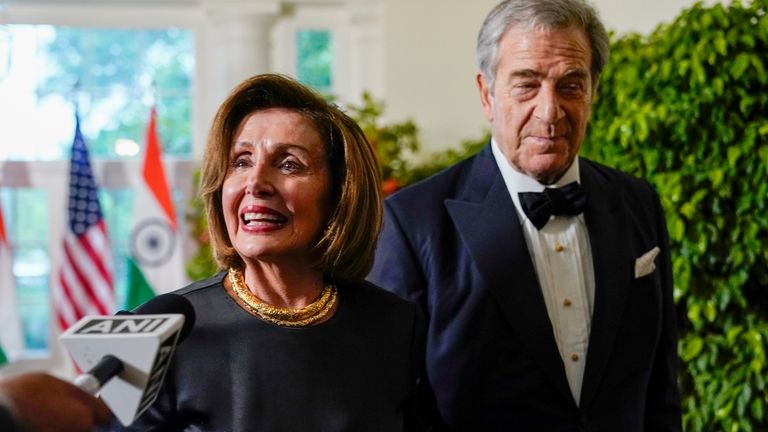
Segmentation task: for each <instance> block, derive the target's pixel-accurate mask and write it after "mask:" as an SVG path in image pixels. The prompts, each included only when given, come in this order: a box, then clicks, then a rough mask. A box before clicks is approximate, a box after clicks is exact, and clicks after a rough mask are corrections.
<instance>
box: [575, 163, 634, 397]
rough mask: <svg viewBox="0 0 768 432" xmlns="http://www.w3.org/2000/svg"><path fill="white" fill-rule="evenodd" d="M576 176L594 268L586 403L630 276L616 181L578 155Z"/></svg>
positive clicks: (584, 390)
mask: <svg viewBox="0 0 768 432" xmlns="http://www.w3.org/2000/svg"><path fill="white" fill-rule="evenodd" d="M580 171H581V182H582V184H583V185H584V187H585V188H586V189H587V190H588V191H589V194H590V195H589V202H588V204H587V209H586V210H585V219H586V223H587V227H588V229H589V238H590V245H591V249H592V260H593V264H594V271H595V300H594V301H595V303H594V311H593V314H592V324H591V331H590V339H589V350H588V352H587V364H586V368H585V371H584V381H583V385H582V390H581V401H580V406H581V407H582V408H584V407H586V406H588V405H589V403H590V402H591V400H592V399H593V398H594V396H595V392H596V391H597V388H598V386H599V384H600V380H601V378H602V376H603V372H604V370H605V367H606V365H607V364H608V359H609V357H610V354H611V350H612V348H613V345H614V341H615V339H616V333H617V331H618V329H619V325H620V323H621V315H622V313H623V310H624V303H625V301H626V297H627V289H628V286H629V283H630V282H631V280H630V277H631V271H632V267H631V257H630V256H628V254H627V242H628V241H629V233H628V232H627V226H626V222H625V221H626V218H625V215H624V208H623V206H622V205H621V200H620V193H621V192H620V191H619V190H618V185H617V184H616V182H612V181H611V180H610V179H608V178H605V177H602V176H601V175H600V174H599V173H598V172H597V171H596V170H595V169H594V168H593V166H592V165H590V164H589V163H587V162H586V161H584V160H581V165H580Z"/></svg>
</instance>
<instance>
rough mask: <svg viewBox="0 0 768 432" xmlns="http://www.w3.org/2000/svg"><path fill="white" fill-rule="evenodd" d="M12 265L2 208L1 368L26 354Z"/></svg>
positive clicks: (0, 245) (0, 210)
mask: <svg viewBox="0 0 768 432" xmlns="http://www.w3.org/2000/svg"><path fill="white" fill-rule="evenodd" d="M12 263H13V262H12V259H11V245H10V242H9V241H8V236H7V235H6V232H5V222H4V221H3V209H2V206H0V366H2V365H4V364H6V363H10V362H12V361H15V360H16V359H18V358H20V357H21V356H22V354H24V336H23V333H22V331H21V321H20V320H19V305H18V302H17V301H16V283H15V281H14V279H13V268H12V267H11V265H12Z"/></svg>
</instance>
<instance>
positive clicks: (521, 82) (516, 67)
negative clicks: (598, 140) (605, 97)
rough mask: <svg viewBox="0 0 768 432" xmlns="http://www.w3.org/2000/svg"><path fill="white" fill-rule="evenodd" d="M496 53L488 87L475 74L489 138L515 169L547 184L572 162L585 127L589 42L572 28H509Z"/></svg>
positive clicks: (588, 97) (589, 83)
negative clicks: (494, 65)
mask: <svg viewBox="0 0 768 432" xmlns="http://www.w3.org/2000/svg"><path fill="white" fill-rule="evenodd" d="M498 53H499V54H498V59H499V61H498V64H497V67H496V81H495V83H494V85H493V88H489V87H488V82H487V81H486V80H485V77H483V75H482V74H481V73H478V75H477V83H478V86H479V89H480V98H481V100H482V103H483V111H484V113H485V117H486V118H487V119H488V121H489V122H490V123H491V133H492V135H493V138H494V139H495V140H496V142H497V143H498V145H499V147H500V148H501V151H502V152H503V153H504V155H505V156H506V158H507V160H508V161H509V162H510V163H511V164H512V166H514V167H515V168H516V169H517V170H519V171H521V172H523V173H525V174H527V175H529V176H530V177H533V178H535V179H536V180H538V181H539V182H540V183H543V184H552V183H554V182H556V181H557V180H558V179H559V178H560V177H561V176H562V175H563V173H564V172H565V171H566V170H567V169H568V167H569V166H570V165H571V163H572V162H573V160H574V158H575V157H576V154H577V153H578V151H579V147H581V142H582V141H583V140H584V133H585V131H586V129H587V121H588V119H589V112H590V105H591V103H592V85H593V83H592V78H591V75H590V64H591V61H592V56H591V51H590V47H589V40H588V39H587V36H586V34H585V33H584V31H583V30H581V29H578V28H575V27H567V28H561V29H541V28H523V27H511V28H510V29H509V30H508V31H507V33H506V34H504V36H503V37H502V38H501V40H500V41H499V50H498Z"/></svg>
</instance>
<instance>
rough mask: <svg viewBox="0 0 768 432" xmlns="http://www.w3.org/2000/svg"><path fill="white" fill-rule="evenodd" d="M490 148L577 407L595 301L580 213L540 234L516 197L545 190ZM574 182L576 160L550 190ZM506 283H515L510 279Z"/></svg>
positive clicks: (549, 225) (556, 220) (559, 219)
mask: <svg viewBox="0 0 768 432" xmlns="http://www.w3.org/2000/svg"><path fill="white" fill-rule="evenodd" d="M491 147H492V150H493V156H494V157H495V158H496V164H497V165H498V166H499V170H501V175H502V177H503V178H504V183H505V184H506V186H507V190H508V191H509V194H510V195H511V197H512V201H513V202H514V203H515V208H516V209H517V216H518V219H519V220H520V221H521V223H522V227H523V235H524V236H525V241H526V243H527V245H528V251H529V252H530V255H531V258H532V260H533V264H534V267H535V269H536V275H537V276H538V279H539V285H540V286H541V293H542V295H543V297H544V303H545V304H546V306H547V313H548V314H549V320H550V322H551V323H552V330H553V332H554V335H555V341H556V342H557V347H558V349H559V350H560V356H561V357H562V360H563V366H564V368H565V375H566V378H567V379H568V385H569V386H570V388H571V394H572V395H573V398H574V400H575V401H576V404H577V405H578V403H579V396H580V395H581V384H582V380H583V378H584V366H585V364H586V361H587V348H588V346H589V331H590V327H591V320H592V305H593V303H594V298H595V274H594V267H593V266H592V250H591V248H590V244H589V233H588V232H587V225H586V223H585V221H584V215H583V214H580V215H578V216H552V217H551V218H550V220H549V222H547V224H546V225H544V227H542V228H541V230H538V229H536V227H535V226H534V225H533V223H532V222H531V221H530V220H529V219H528V217H527V216H526V215H525V212H524V211H523V209H522V207H520V199H519V197H518V195H517V194H518V193H519V192H541V191H543V190H544V188H545V186H544V185H542V184H541V183H539V182H538V181H536V180H535V179H533V178H531V177H528V176H527V175H525V174H523V173H521V172H519V171H517V170H516V169H515V168H513V167H512V165H510V163H509V162H508V161H507V159H506V158H505V157H504V154H503V153H502V152H501V150H500V149H499V147H498V145H497V144H496V142H495V141H494V140H492V141H491ZM574 181H576V182H579V181H580V176H579V159H578V157H576V159H575V160H574V162H573V163H572V164H571V166H570V167H569V168H568V170H567V171H566V172H565V174H563V176H562V177H561V178H560V179H559V180H558V181H557V183H555V184H554V185H550V187H561V186H564V185H566V184H568V183H571V182H574ZM511 282H512V284H513V285H514V281H511Z"/></svg>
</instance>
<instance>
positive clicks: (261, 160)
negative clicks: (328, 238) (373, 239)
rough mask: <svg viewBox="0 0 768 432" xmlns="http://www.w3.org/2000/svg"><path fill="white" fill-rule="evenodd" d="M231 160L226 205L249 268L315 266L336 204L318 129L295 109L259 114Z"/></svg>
mask: <svg viewBox="0 0 768 432" xmlns="http://www.w3.org/2000/svg"><path fill="white" fill-rule="evenodd" d="M229 156H230V157H229V169H228V171H227V175H226V178H225V179H224V184H223V187H222V196H221V199H222V208H223V209H224V219H225V221H226V225H227V232H228V234H229V239H230V241H231V243H232V246H233V247H234V248H235V250H236V251H237V253H238V254H239V255H240V256H241V257H242V258H243V260H245V261H246V262H248V261H249V260H259V261H280V260H284V259H285V258H291V259H297V258H298V259H299V260H310V261H311V260H313V255H312V248H313V247H314V245H315V243H316V242H317V240H318V239H319V236H320V235H321V234H322V229H323V227H324V226H325V223H326V221H327V219H328V217H329V215H330V200H331V192H330V191H331V176H330V169H329V163H328V157H327V154H326V150H325V146H324V145H323V142H322V140H321V138H320V135H319V133H318V131H317V130H316V128H315V126H314V124H313V123H312V122H311V121H310V120H308V119H307V118H305V117H304V116H303V115H302V114H300V113H298V112H296V111H292V110H288V109H283V108H270V109H267V110H261V111H256V112H254V113H251V114H249V115H247V116H246V117H245V118H244V119H243V121H242V122H241V123H240V126H239V128H238V130H237V132H236V133H235V136H234V142H233V143H232V147H231V150H230V155H229Z"/></svg>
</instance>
